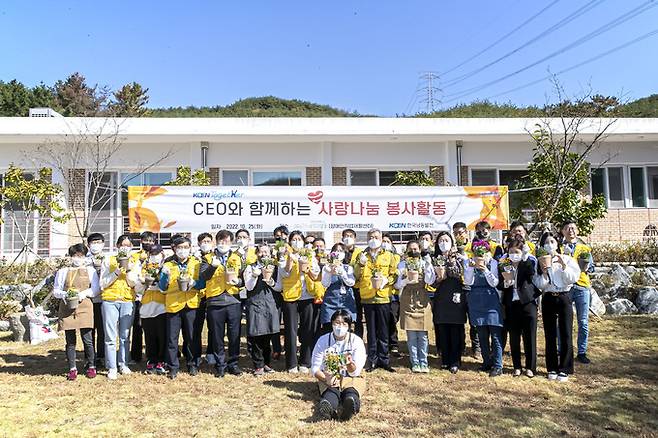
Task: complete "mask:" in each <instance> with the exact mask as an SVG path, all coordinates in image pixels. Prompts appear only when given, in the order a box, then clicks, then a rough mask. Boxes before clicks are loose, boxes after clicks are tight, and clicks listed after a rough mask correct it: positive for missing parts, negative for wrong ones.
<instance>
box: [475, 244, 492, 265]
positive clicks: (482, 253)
mask: <svg viewBox="0 0 658 438" xmlns="http://www.w3.org/2000/svg"><path fill="white" fill-rule="evenodd" d="M471 247H472V249H473V264H474V265H475V267H476V268H478V269H484V268H485V267H486V266H487V259H486V255H487V254H491V246H489V242H487V241H486V240H476V241H475V242H473V245H471Z"/></svg>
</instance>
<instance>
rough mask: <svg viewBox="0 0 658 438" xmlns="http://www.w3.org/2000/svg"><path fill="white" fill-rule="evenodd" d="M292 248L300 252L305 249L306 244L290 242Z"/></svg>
mask: <svg viewBox="0 0 658 438" xmlns="http://www.w3.org/2000/svg"><path fill="white" fill-rule="evenodd" d="M290 246H292V248H293V249H296V250H300V249H302V248H304V242H303V241H301V240H293V241H292V242H290Z"/></svg>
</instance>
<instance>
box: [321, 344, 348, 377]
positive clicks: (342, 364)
mask: <svg viewBox="0 0 658 438" xmlns="http://www.w3.org/2000/svg"><path fill="white" fill-rule="evenodd" d="M346 367H347V358H346V357H345V353H338V352H336V351H334V350H331V349H330V350H327V351H326V352H325V353H324V370H325V371H326V372H327V373H328V374H330V375H332V376H334V377H336V378H339V379H340V377H341V371H343V370H344V369H345V368H346Z"/></svg>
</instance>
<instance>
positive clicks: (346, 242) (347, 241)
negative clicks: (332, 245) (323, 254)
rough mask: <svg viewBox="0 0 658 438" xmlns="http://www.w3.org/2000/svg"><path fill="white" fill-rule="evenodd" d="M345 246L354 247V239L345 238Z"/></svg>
mask: <svg viewBox="0 0 658 438" xmlns="http://www.w3.org/2000/svg"><path fill="white" fill-rule="evenodd" d="M343 244H344V245H345V246H352V245H354V237H343Z"/></svg>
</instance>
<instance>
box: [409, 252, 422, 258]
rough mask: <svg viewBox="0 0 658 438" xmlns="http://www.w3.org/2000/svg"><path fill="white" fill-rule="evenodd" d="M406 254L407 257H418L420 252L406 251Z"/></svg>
mask: <svg viewBox="0 0 658 438" xmlns="http://www.w3.org/2000/svg"><path fill="white" fill-rule="evenodd" d="M407 255H408V256H409V257H420V253H419V252H418V251H409V252H407Z"/></svg>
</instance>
